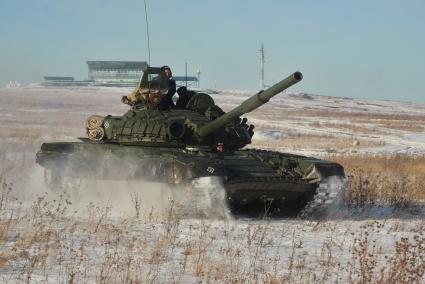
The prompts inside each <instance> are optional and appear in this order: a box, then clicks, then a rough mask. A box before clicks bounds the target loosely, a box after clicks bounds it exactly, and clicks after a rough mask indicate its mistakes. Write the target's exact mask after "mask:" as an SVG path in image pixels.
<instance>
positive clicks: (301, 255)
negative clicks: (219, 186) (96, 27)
mask: <svg viewBox="0 0 425 284" xmlns="http://www.w3.org/2000/svg"><path fill="white" fill-rule="evenodd" d="M129 91H130V90H128V89H118V88H117V89H114V88H68V89H54V88H43V87H37V86H33V87H31V88H15V89H0V137H1V138H0V180H1V183H2V188H1V189H0V190H1V194H0V281H1V282H37V281H46V282H49V283H65V282H68V283H81V282H100V283H117V282H119V283H121V282H130V283H146V282H153V283H158V282H160V283H170V282H173V283H174V282H180V283H181V282H183V283H186V282H189V283H193V282H237V283H245V282H268V283H281V282H285V283H286V282H288V283H306V282H361V283H364V282H382V283H383V282H385V283H388V282H389V283H398V282H416V283H420V282H423V281H425V278H424V271H425V236H424V229H425V214H424V212H425V211H424V209H423V208H422V206H421V203H419V204H416V207H414V208H413V207H409V206H408V208H404V207H397V206H394V207H391V206H385V207H379V206H375V205H376V204H374V206H372V207H371V208H369V210H365V208H354V209H352V208H350V209H348V208H347V205H346V204H343V203H342V202H341V203H340V204H335V205H333V206H330V207H329V212H327V213H328V214H323V216H321V217H320V218H317V217H315V216H311V218H304V219H282V220H275V219H274V220H269V219H265V220H248V219H238V220H233V219H232V218H228V219H226V220H214V219H207V220H204V219H181V218H179V217H178V216H176V215H175V214H173V212H174V211H173V203H172V202H171V203H169V201H168V202H165V203H167V204H168V205H167V206H166V209H165V210H162V211H161V212H156V211H155V210H153V211H152V210H151V209H152V205H153V204H154V203H153V204H146V203H143V202H142V204H143V206H142V208H141V214H140V216H138V217H136V211H137V210H136V208H135V207H136V206H135V199H137V198H140V199H143V198H144V196H143V193H141V194H142V195H137V196H134V195H131V193H132V192H131V190H129V188H130V187H127V186H126V184H121V185H119V186H117V185H116V184H109V186H110V188H108V185H107V184H103V185H102V187H103V188H104V189H105V190H106V192H109V193H111V192H114V191H115V195H108V194H104V193H103V195H102V193H101V192H100V193H99V195H97V194H98V193H97V192H99V188H96V189H95V190H96V193H95V194H90V196H88V195H85V194H84V192H83V193H80V203H79V204H78V207H76V205H75V204H74V203H73V201H70V199H71V197H69V196H68V195H71V194H72V192H68V191H66V190H67V189H65V192H62V191H61V192H57V193H56V194H55V193H52V192H48V191H47V190H46V189H45V188H44V187H43V184H42V183H41V182H40V180H42V177H41V175H42V174H41V170H40V168H39V167H38V166H37V165H35V161H34V155H35V153H36V151H37V150H38V148H39V147H40V145H41V143H42V142H43V141H64V140H66V141H75V140H76V137H84V136H85V129H84V123H85V120H86V118H87V117H88V116H89V115H91V114H100V115H106V114H112V115H120V114H122V113H124V112H125V111H126V110H127V109H128V107H127V106H126V105H124V104H122V103H120V98H121V96H123V95H126V94H128V93H129ZM249 95H250V93H249V92H241V91H228V92H222V93H220V94H216V95H214V99H215V100H216V102H217V104H218V105H220V106H222V107H223V108H224V109H225V110H226V111H227V110H230V109H231V108H232V107H234V106H237V104H238V103H240V102H242V101H243V100H244V99H245V98H247V97H248V96H249ZM247 117H248V119H249V122H251V123H253V124H255V125H256V128H255V130H256V134H255V136H254V137H255V139H254V142H253V145H251V147H256V148H266V149H277V150H279V151H288V152H296V153H302V154H309V155H318V156H327V155H335V157H336V158H341V159H342V158H344V159H346V160H345V161H346V163H349V162H350V159H349V158H346V157H347V156H350V155H359V154H361V155H367V156H366V158H365V159H370V161H371V164H372V161H376V160H375V159H377V157H386V156H388V155H394V154H398V155H401V156H400V159H404V160H403V163H400V165H401V166H400V167H403V168H404V170H405V168H406V166H405V165H410V164H411V163H410V161H415V167H414V171H415V176H404V175H403V176H402V175H401V176H400V180H402V179H403V180H402V181H403V182H400V183H388V184H389V186H394V185H396V187H397V186H398V187H399V188H392V189H391V190H392V191H395V192H398V191H400V192H402V191H403V190H404V188H403V186H406V188H407V187H408V186H410V183H412V182H416V180H419V179H421V178H423V177H424V176H425V172H422V169H424V168H425V167H422V166H421V161H423V160H420V159H421V157H423V155H425V105H415V104H412V103H401V102H392V101H372V100H357V99H348V98H335V97H325V96H316V95H307V94H288V95H283V94H281V95H279V96H277V97H275V98H273V99H272V100H271V101H270V102H269V104H267V105H265V106H263V107H262V108H260V109H258V110H256V111H254V112H253V113H251V114H249V115H247ZM362 159H363V158H362ZM384 159H385V158H384ZM394 159H395V160H394ZM410 159H412V160H410ZM418 159H419V160H418ZM347 161H348V162H347ZM361 161H362V160H360V162H361ZM390 161H391V163H393V161H397V158H394V157H393V158H392V160H390ZM418 161H419V162H418ZM391 166H392V165H391ZM386 167H387V166H385V165H384V166H383V169H385V168H386ZM389 167H390V166H388V168H389ZM403 168H400V170H399V172H400V174H404V172H403ZM396 171H398V170H397V167H395V170H394V172H396ZM412 171H413V170H412ZM359 172H362V171H361V169H359ZM393 178H394V177H393ZM395 178H396V180H397V177H395ZM386 179H387V176H385V175H384V174H383V175H382V176H380V177H376V179H375V180H386ZM351 184H353V183H351ZM360 184H361V186H370V183H369V182H368V183H367V184H366V185H365V184H362V183H360ZM414 184H415V187H416V189H414V190H410V191H409V192H416V193H415V194H417V195H418V196H423V195H424V194H423V192H424V191H425V188H424V187H423V185H424V183H414ZM140 186H141V187H148V189H149V188H151V187H150V186H149V185H140ZM123 187H125V188H123ZM152 188H153V189H155V186H152ZM145 189H146V188H145ZM85 190H89V189H88V188H85ZM379 190H385V188H384V189H379ZM397 190H398V191H397ZM116 191H119V194H118V195H121V196H120V197H121V198H117V197H118V195H117V194H116ZM46 192H47V193H46ZM16 197H17V198H18V199H16ZM89 197H90V198H89ZM136 197H137V198H136ZM415 197H416V196H415ZM85 198H86V199H85ZM93 198H94V199H93ZM155 198H161V196H156V197H155ZM412 198H413V196H411V197H410V199H412ZM118 199H119V200H120V204H119V205H118V204H117V203H116V202H117V200H118ZM96 200H101V201H104V202H102V203H101V202H99V203H97V202H96ZM123 200H127V203H123ZM84 201H87V204H84ZM90 201H92V202H91V203H90ZM142 201H143V200H142ZM403 204H408V203H403ZM390 205H391V204H390ZM117 207H119V208H117ZM122 208H125V209H126V210H124V211H123V210H117V209H122Z"/></svg>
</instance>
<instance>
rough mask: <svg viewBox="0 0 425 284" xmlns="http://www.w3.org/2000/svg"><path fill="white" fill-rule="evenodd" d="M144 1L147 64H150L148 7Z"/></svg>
mask: <svg viewBox="0 0 425 284" xmlns="http://www.w3.org/2000/svg"><path fill="white" fill-rule="evenodd" d="M143 1H144V3H145V20H146V35H147V39H148V64H149V66H150V65H151V47H150V42H149V21H148V9H147V7H146V0H143Z"/></svg>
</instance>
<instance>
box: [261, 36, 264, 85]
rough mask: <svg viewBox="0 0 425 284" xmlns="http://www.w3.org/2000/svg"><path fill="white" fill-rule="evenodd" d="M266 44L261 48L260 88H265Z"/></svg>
mask: <svg viewBox="0 0 425 284" xmlns="http://www.w3.org/2000/svg"><path fill="white" fill-rule="evenodd" d="M264 88H265V85H264V44H262V43H261V48H260V89H264Z"/></svg>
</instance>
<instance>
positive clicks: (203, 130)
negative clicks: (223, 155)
mask: <svg viewBox="0 0 425 284" xmlns="http://www.w3.org/2000/svg"><path fill="white" fill-rule="evenodd" d="M302 78H303V75H302V74H301V72H298V71H297V72H295V73H293V74H292V75H290V76H288V77H286V78H285V79H283V80H282V81H280V82H279V83H276V84H274V85H273V86H271V87H270V88H268V89H266V90H264V91H260V92H258V93H257V94H255V95H253V96H251V97H249V98H248V99H246V100H245V101H244V102H243V103H242V104H241V105H240V106H238V107H236V108H234V109H232V110H231V111H229V112H227V113H226V114H223V115H222V116H220V117H218V118H217V119H215V120H213V121H211V122H210V123H208V124H206V125H204V126H202V127H200V128H199V129H198V135H199V136H201V137H205V136H207V135H208V134H211V133H212V132H214V131H215V130H217V129H218V128H220V127H221V126H223V125H225V124H227V123H229V122H231V121H233V120H234V119H236V118H237V117H239V116H241V115H243V114H245V113H248V112H251V111H253V110H254V109H256V108H258V107H260V106H262V105H263V104H265V103H267V102H268V101H269V100H270V99H271V98H272V97H274V96H275V95H277V94H279V93H280V92H282V91H283V90H285V89H287V88H289V87H290V86H292V85H294V84H296V83H298V82H299V81H301V80H302Z"/></svg>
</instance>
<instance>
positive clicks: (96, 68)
mask: <svg viewBox="0 0 425 284" xmlns="http://www.w3.org/2000/svg"><path fill="white" fill-rule="evenodd" d="M87 65H88V68H89V71H88V80H84V81H77V80H74V78H73V77H62V76H46V77H44V82H43V83H42V85H44V86H112V87H134V86H136V85H137V83H138V82H139V80H140V77H141V76H142V74H143V72H144V71H145V70H146V69H147V68H148V66H149V65H148V63H147V62H146V61H87ZM198 76H199V75H198ZM173 78H174V79H175V80H176V83H177V86H185V85H187V86H188V87H193V86H196V85H197V83H198V77H195V76H174V77H173Z"/></svg>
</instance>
